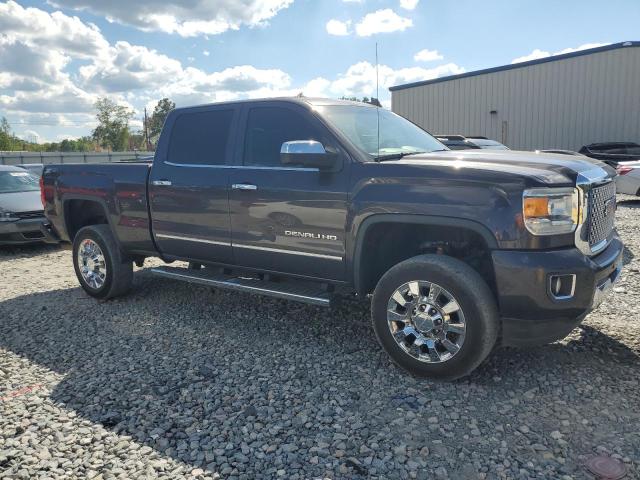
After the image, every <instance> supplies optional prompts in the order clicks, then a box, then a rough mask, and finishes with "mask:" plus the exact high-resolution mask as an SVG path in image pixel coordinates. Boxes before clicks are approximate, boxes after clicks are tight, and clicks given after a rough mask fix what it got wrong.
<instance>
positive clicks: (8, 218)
mask: <svg viewBox="0 0 640 480" xmlns="http://www.w3.org/2000/svg"><path fill="white" fill-rule="evenodd" d="M16 220H20V219H19V218H18V217H16V214H15V213H12V212H7V211H6V210H3V209H2V208H0V222H15V221H16Z"/></svg>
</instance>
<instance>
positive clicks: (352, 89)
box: [330, 62, 465, 97]
mask: <svg viewBox="0 0 640 480" xmlns="http://www.w3.org/2000/svg"><path fill="white" fill-rule="evenodd" d="M378 70H379V82H380V85H379V87H380V93H382V94H385V95H386V91H387V89H388V88H389V87H391V86H394V85H399V84H403V83H410V82H416V81H421V80H431V79H433V78H438V77H442V76H446V75H456V74H459V73H464V71H465V70H464V68H462V67H459V66H458V65H456V64H455V63H447V64H444V65H439V66H437V67H434V68H422V67H409V68H400V69H397V70H394V69H393V68H391V67H389V66H387V65H380V66H379V67H378ZM330 91H331V92H332V93H333V94H334V96H338V97H339V96H342V95H345V96H357V97H362V96H368V97H370V96H375V94H376V67H375V65H373V64H371V63H369V62H359V63H356V64H354V65H351V66H350V67H349V68H348V69H347V71H346V72H345V73H344V74H342V75H340V76H339V78H338V79H337V80H335V81H334V82H332V83H331V87H330ZM380 96H382V95H380Z"/></svg>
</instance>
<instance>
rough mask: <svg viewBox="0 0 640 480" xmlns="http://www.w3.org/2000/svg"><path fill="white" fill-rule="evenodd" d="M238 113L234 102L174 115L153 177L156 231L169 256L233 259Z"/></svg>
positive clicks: (162, 247)
mask: <svg viewBox="0 0 640 480" xmlns="http://www.w3.org/2000/svg"><path fill="white" fill-rule="evenodd" d="M237 117H238V108H237V106H234V105H219V106H214V107H211V106H207V107H198V108H193V109H186V110H178V111H176V112H174V114H172V115H170V117H169V120H168V121H167V124H166V125H165V128H169V129H170V130H169V132H170V133H169V135H168V138H162V139H161V144H160V145H159V146H158V152H159V153H158V155H157V156H156V158H155V159H154V164H153V167H152V170H151V176H150V179H149V198H150V205H151V219H152V226H153V236H154V239H155V241H156V244H157V246H158V248H159V250H160V251H161V252H162V253H163V254H164V255H165V256H166V257H171V258H183V259H189V260H200V261H203V262H207V261H209V262H220V263H230V262H231V261H232V250H231V225H230V222H229V197H228V185H229V169H228V167H229V164H230V163H231V162H230V158H231V149H232V144H233V141H232V136H233V135H234V132H235V125H236V123H237ZM163 142H165V143H164V144H163Z"/></svg>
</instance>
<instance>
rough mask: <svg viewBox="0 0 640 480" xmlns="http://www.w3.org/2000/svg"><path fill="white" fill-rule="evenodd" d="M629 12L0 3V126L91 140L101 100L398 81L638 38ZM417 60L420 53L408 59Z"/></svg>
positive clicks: (121, 0) (187, 99) (589, 4)
mask: <svg viewBox="0 0 640 480" xmlns="http://www.w3.org/2000/svg"><path fill="white" fill-rule="evenodd" d="M639 25H640V1H638V0H611V1H608V2H602V1H596V0H562V1H559V0H537V1H517V0H485V1H483V2H480V1H472V0H456V1H453V0H449V1H447V0H440V1H433V0H360V1H358V0H348V1H345V0H184V1H183V2H172V3H170V2H166V1H164V0H135V1H131V0H110V1H108V2H98V1H95V0H51V1H49V2H36V1H18V2H14V1H7V2H3V1H2V0H0V116H6V117H7V118H8V119H9V121H10V122H11V124H12V128H13V129H14V131H16V132H17V133H18V134H19V135H22V136H25V137H29V138H34V137H35V138H39V139H40V140H41V141H44V140H47V141H52V140H60V139H62V138H65V137H76V136H80V135H85V134H88V133H90V131H91V129H92V127H93V110H92V104H93V102H94V101H95V99H96V98H97V97H98V96H100V95H107V96H110V97H112V98H113V99H114V100H116V101H118V102H120V103H123V104H126V105H128V106H129V107H130V108H132V109H133V110H134V111H135V112H136V120H134V121H133V122H132V126H133V127H134V128H137V127H139V125H140V118H141V114H142V110H143V108H144V107H145V106H147V107H152V106H153V105H154V104H155V102H157V100H159V99H160V98H162V97H163V96H169V97H170V98H172V99H174V100H175V101H176V102H177V103H178V104H179V105H187V104H193V103H205V102H213V101H221V100H229V99H235V98H251V97H261V96H273V95H287V94H289V95H290V94H296V93H298V92H300V91H302V92H304V93H305V94H307V95H323V96H330V97H339V96H341V95H355V96H359V97H361V96H371V95H374V94H375V90H374V88H375V87H374V85H375V74H374V68H373V64H374V58H375V57H374V52H375V43H376V42H378V45H379V60H380V65H381V68H380V72H381V75H380V77H381V92H380V97H381V99H382V100H383V103H384V104H385V105H388V104H389V98H390V95H389V92H388V90H387V89H388V87H389V86H391V85H394V84H398V83H406V82H411V81H417V80H423V79H428V78H434V77H437V76H445V75H451V74H455V73H461V72H463V71H472V70H477V69H481V68H487V67H493V66H497V65H504V64H509V63H512V62H513V61H514V60H517V59H520V60H524V59H530V58H540V57H543V56H548V55H552V54H555V53H559V52H563V51H566V50H567V49H579V48H585V47H588V46H596V45H601V44H606V43H616V42H621V41H625V40H640V38H638V32H639V31H640V29H639ZM419 52H422V53H421V54H420V55H417V54H418V53H419Z"/></svg>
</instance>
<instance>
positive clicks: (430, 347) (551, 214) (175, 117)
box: [42, 98, 623, 379]
mask: <svg viewBox="0 0 640 480" xmlns="http://www.w3.org/2000/svg"><path fill="white" fill-rule="evenodd" d="M614 175H615V172H614V171H613V170H612V169H610V168H609V167H607V166H605V165H603V164H601V163H599V162H597V161H592V160H587V159H584V158H582V157H568V156H565V155H548V154H536V153H527V152H514V151H487V150H469V151H464V152H462V151H451V150H448V149H447V148H446V147H444V146H443V145H442V144H441V143H440V142H438V141H437V140H436V139H435V138H433V137H432V136H431V135H429V134H428V133H426V132H425V131H423V130H421V129H420V128H418V127H416V126H415V125H413V124H412V123H410V122H409V121H407V120H405V119H403V118H401V117H399V116H397V115H395V114H393V113H391V112H389V111H386V110H384V109H378V108H376V107H373V106H370V105H366V104H359V103H351V102H344V101H334V100H316V99H307V98H291V99H271V100H254V101H244V102H233V103H223V104H214V105H206V106H199V107H191V108H180V109H176V110H174V111H172V112H171V114H170V115H169V117H168V119H167V121H166V123H165V126H164V129H163V132H162V135H161V138H160V141H159V144H158V149H157V152H156V154H155V157H154V159H153V162H152V163H126V164H125V163H122V164H98V165H55V166H47V167H46V168H45V170H44V174H43V185H42V189H43V192H42V195H43V198H44V203H45V213H46V216H47V218H48V220H49V222H50V224H49V225H48V226H47V227H46V234H47V236H49V237H51V238H53V239H56V240H57V239H61V240H63V241H70V242H73V263H74V267H75V270H76V273H77V276H78V279H79V281H80V284H81V285H82V287H83V288H84V289H85V290H86V291H87V293H89V294H90V295H92V296H94V297H98V298H102V299H106V298H111V297H115V296H117V295H122V294H124V293H126V292H127V291H128V290H129V289H130V287H131V284H132V264H133V263H135V264H137V265H142V264H143V262H144V259H145V258H146V257H160V258H161V259H163V260H165V261H166V262H167V263H171V262H172V261H174V260H183V261H186V262H189V263H188V265H189V266H188V267H186V266H185V267H182V268H181V267H175V266H165V267H161V268H154V269H153V270H152V271H153V272H154V273H155V274H157V275H159V276H162V277H166V278H172V279H176V280H181V281H186V282H194V283H197V284H202V285H209V286H213V287H217V288H228V289H233V290H239V291H245V292H252V293H259V294H265V295H271V296H276V297H280V298H284V299H289V300H293V301H302V302H308V303H312V304H316V305H324V306H329V305H330V304H331V302H332V301H333V300H334V299H335V298H338V297H339V296H342V295H345V294H348V295H356V296H357V297H359V298H362V299H368V298H369V297H371V312H372V320H373V328H374V330H375V332H376V334H377V336H378V339H379V340H380V343H381V345H382V346H383V347H384V349H385V350H386V351H387V352H388V353H389V355H390V356H391V358H392V359H393V360H394V361H395V362H396V363H397V364H398V365H400V366H402V367H403V368H405V369H407V370H409V371H410V372H413V373H415V374H418V375H425V376H432V377H438V378H446V379H452V378H457V377H460V376H463V375H466V374H468V373H470V372H471V371H472V370H473V369H474V368H476V367H477V366H478V365H479V364H480V363H481V362H482V361H483V360H484V359H485V358H486V357H487V355H488V354H489V353H490V352H491V350H492V348H493V347H494V346H495V345H496V344H502V345H532V344H539V343H545V342H551V341H554V340H556V339H559V338H562V337H563V336H565V335H566V334H568V333H569V332H570V331H571V330H572V329H573V328H574V327H575V326H577V325H578V324H579V323H580V322H581V320H582V319H583V318H584V317H585V315H586V314H587V313H589V311H591V310H592V309H593V308H594V307H595V306H597V305H598V303H599V302H600V301H601V300H602V297H603V295H604V294H605V293H606V292H607V290H609V289H610V287H611V285H612V284H613V283H614V282H615V281H616V279H617V277H618V275H619V273H620V261H621V255H622V250H623V246H622V244H621V242H620V240H619V238H618V236H617V234H616V232H615V229H614V214H615V208H616V199H615V185H614V183H613V176H614ZM292 321H293V320H292ZM296 321H298V320H296Z"/></svg>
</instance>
